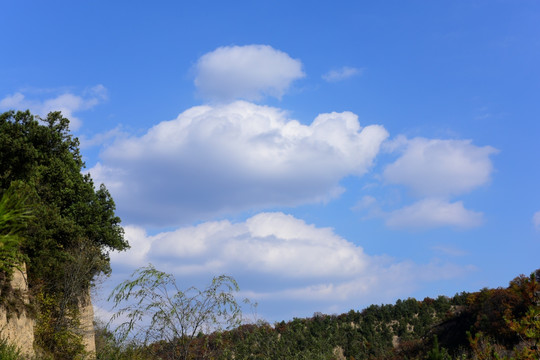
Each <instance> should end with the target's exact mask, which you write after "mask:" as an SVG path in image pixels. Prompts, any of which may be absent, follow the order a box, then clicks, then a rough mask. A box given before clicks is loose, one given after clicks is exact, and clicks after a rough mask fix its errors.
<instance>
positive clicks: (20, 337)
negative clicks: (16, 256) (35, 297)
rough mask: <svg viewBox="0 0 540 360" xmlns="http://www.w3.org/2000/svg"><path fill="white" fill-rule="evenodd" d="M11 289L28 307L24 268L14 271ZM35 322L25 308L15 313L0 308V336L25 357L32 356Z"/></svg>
mask: <svg viewBox="0 0 540 360" xmlns="http://www.w3.org/2000/svg"><path fill="white" fill-rule="evenodd" d="M11 288H12V289H13V290H14V291H16V292H17V293H18V294H20V297H21V300H22V302H23V303H24V304H25V305H28V303H29V299H28V283H27V277H26V266H25V265H24V264H23V266H21V268H20V269H15V271H14V273H13V279H12V280H11ZM35 325H36V322H35V320H34V319H32V318H31V317H30V316H29V314H28V313H27V311H26V309H25V308H22V309H18V310H17V311H16V312H15V313H13V312H10V313H9V314H8V310H7V309H6V308H4V307H0V334H1V335H0V336H1V337H2V338H4V339H6V340H7V341H8V342H9V343H10V344H13V345H15V346H17V347H18V348H19V349H20V350H21V352H22V354H23V355H24V356H25V357H28V358H30V357H32V356H34V346H33V345H34V327H35Z"/></svg>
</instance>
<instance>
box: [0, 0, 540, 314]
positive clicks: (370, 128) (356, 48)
mask: <svg viewBox="0 0 540 360" xmlns="http://www.w3.org/2000/svg"><path fill="white" fill-rule="evenodd" d="M0 13H2V14H3V16H2V22H0V39H1V43H2V45H3V49H4V55H3V56H2V57H1V58H0V111H5V110H9V109H21V110H22V109H27V108H29V109H30V110H31V111H32V112H34V113H36V114H41V115H44V114H46V113H47V112H48V111H51V110H62V111H63V113H64V115H65V116H67V117H69V118H70V119H71V121H72V130H73V133H74V134H75V135H76V136H78V137H79V138H80V140H81V148H82V153H83V156H84V159H85V161H86V165H87V170H88V171H90V173H91V174H92V177H93V178H94V180H95V181H96V182H97V183H100V182H104V183H105V184H106V185H107V187H108V188H109V189H110V191H111V193H112V195H113V197H114V199H115V201H116V204H117V209H118V215H119V216H120V217H121V218H122V220H123V224H124V226H125V229H126V236H127V238H128V240H129V241H130V243H131V244H132V249H131V250H130V251H128V252H127V253H122V254H112V265H113V274H112V276H111V277H110V278H109V279H107V280H105V281H104V282H103V283H102V284H101V285H100V287H99V289H100V291H99V293H96V295H95V299H94V302H95V305H96V308H97V309H98V312H99V314H101V316H102V317H107V314H108V311H109V310H110V304H108V303H107V302H106V297H107V294H108V292H109V291H110V289H111V288H112V287H113V286H114V284H116V283H118V282H119V281H122V280H124V279H125V278H127V276H128V275H129V274H130V273H131V271H133V269H135V268H136V267H138V266H144V265H146V264H148V263H149V262H151V263H153V264H154V265H155V266H156V267H157V268H159V269H161V270H163V271H167V272H171V273H173V274H175V276H176V277H177V279H178V280H179V282H180V283H181V284H185V285H186V286H187V285H197V286H201V285H203V284H205V283H206V282H208V281H209V279H210V278H211V277H212V276H213V275H218V274H221V273H225V274H228V275H232V276H233V277H235V278H236V279H237V280H238V282H239V284H240V287H241V289H242V296H247V297H249V298H251V299H252V300H254V301H257V302H258V303H259V306H258V310H257V311H258V314H259V317H261V318H265V319H267V320H269V321H277V320H283V319H291V318H292V317H295V316H296V317H302V316H310V315H312V314H313V312H315V311H321V312H325V313H340V312H345V311H348V310H350V309H361V308H363V307H365V306H367V305H369V304H371V303H388V302H393V301H395V300H396V299H398V298H407V297H410V296H414V297H417V298H424V297H426V296H431V297H436V296H437V295H440V294H444V295H450V296H451V295H453V294H454V293H456V292H459V291H462V290H467V291H474V290H478V289H480V288H482V287H485V286H488V287H496V286H505V285H506V284H507V282H508V281H509V280H511V279H512V278H513V277H515V276H517V275H518V274H521V273H526V274H528V273H530V272H531V271H533V270H534V269H536V268H538V267H539V261H538V258H539V256H538V254H539V253H540V192H539V191H538V183H539V180H540V168H539V165H538V164H539V162H538V154H540V145H539V143H538V141H537V139H538V136H539V134H540V126H539V116H540V72H539V66H538V64H540V26H539V25H538V19H539V18H540V3H539V2H538V1H532V0H531V1H525V0H523V1H522V0H517V1H487V0H486V1H480V0H479V1H406V2H405V1H377V2H367V1H339V2H329V1H328V2H327V1H315V2H310V3H309V6H307V5H306V2H300V1H286V2H285V1H231V2H223V1H197V2H190V3H187V2H176V1H163V2H159V3H155V2H154V3H150V2H143V1H129V2H128V1H115V2H112V1H78V2H73V1H48V2H41V1H24V0H23V1H12V0H4V1H2V2H0Z"/></svg>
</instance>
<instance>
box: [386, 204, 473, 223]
mask: <svg viewBox="0 0 540 360" xmlns="http://www.w3.org/2000/svg"><path fill="white" fill-rule="evenodd" d="M482 222H483V215H482V213H479V212H475V211H471V210H467V209H465V208H464V207H463V203H462V202H461V201H457V202H454V203H450V202H447V201H445V200H441V199H433V198H428V199H423V200H420V201H418V202H416V203H414V204H413V205H410V206H406V207H404V208H401V209H398V210H394V211H392V212H391V213H389V214H387V216H386V225H388V226H389V227H393V228H414V229H422V228H424V229H429V228H436V227H442V226H450V227H456V228H472V227H476V226H480V225H481V224H482Z"/></svg>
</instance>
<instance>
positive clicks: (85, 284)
mask: <svg viewBox="0 0 540 360" xmlns="http://www.w3.org/2000/svg"><path fill="white" fill-rule="evenodd" d="M84 166H85V165H84V162H83V161H82V157H81V154H80V152H79V141H78V139H77V138H74V137H73V136H72V135H71V134H70V131H69V120H68V119H66V118H64V117H63V116H62V115H61V113H60V112H51V113H49V114H48V115H47V117H46V118H44V119H42V118H39V117H35V116H33V115H32V114H31V113H30V112H29V111H25V112H21V111H18V112H15V111H8V112H5V113H3V114H0V198H2V199H4V200H2V201H3V202H0V207H3V208H2V209H1V212H2V213H3V219H6V222H4V224H3V226H4V228H5V229H3V233H1V234H0V235H3V237H2V244H4V243H5V244H4V245H6V246H4V250H5V251H0V273H2V272H3V273H4V274H6V272H8V271H9V268H10V266H13V265H14V263H16V262H17V261H19V262H20V261H24V262H25V263H26V265H27V269H28V284H29V287H30V290H31V292H32V294H33V298H34V299H35V302H36V304H35V305H36V306H37V309H38V313H37V328H36V336H37V338H36V342H37V344H38V345H40V347H41V348H42V349H44V350H45V351H47V352H49V353H51V354H53V356H54V358H55V359H56V358H57V359H63V358H65V359H72V358H74V356H75V355H76V354H78V353H80V351H82V350H81V349H82V345H81V344H82V343H81V338H80V336H79V335H77V332H76V328H77V321H78V320H77V316H78V306H79V305H80V303H81V301H84V299H85V296H86V295H87V294H88V290H89V287H90V285H91V284H92V282H93V280H94V279H95V277H96V276H97V275H99V274H102V273H105V274H108V273H109V272H110V259H109V252H110V251H112V250H125V249H127V248H128V247H129V245H128V243H127V241H126V240H125V239H124V232H123V229H122V227H121V226H120V218H119V217H118V216H116V214H115V204H114V201H113V199H112V197H111V195H110V194H109V192H108V191H107V188H106V187H105V186H104V185H100V186H99V187H98V188H96V187H95V186H94V183H93V181H92V178H91V177H90V175H89V174H86V175H85V174H83V173H82V171H83V169H84ZM14 204H16V205H17V206H14ZM27 213H29V214H31V216H23V217H21V216H15V215H21V214H23V215H24V214H27ZM4 215H5V216H4ZM12 219H17V222H16V221H14V220H12ZM20 220H23V222H22V223H21V222H20ZM0 225H2V224H0ZM0 230H1V229H0ZM15 234H16V235H17V236H14V235H15ZM0 275H2V274H0ZM8 275H9V274H8ZM0 279H3V281H5V280H6V279H9V276H0Z"/></svg>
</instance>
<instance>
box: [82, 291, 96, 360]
mask: <svg viewBox="0 0 540 360" xmlns="http://www.w3.org/2000/svg"><path fill="white" fill-rule="evenodd" d="M79 306H80V312H79V316H80V321H81V328H80V332H81V335H82V337H83V344H84V348H85V350H86V352H88V354H89V358H95V354H96V337H95V331H94V308H93V306H92V300H91V299H90V290H88V292H87V293H86V295H85V297H84V299H83V302H82V303H81V304H80V305H79Z"/></svg>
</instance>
